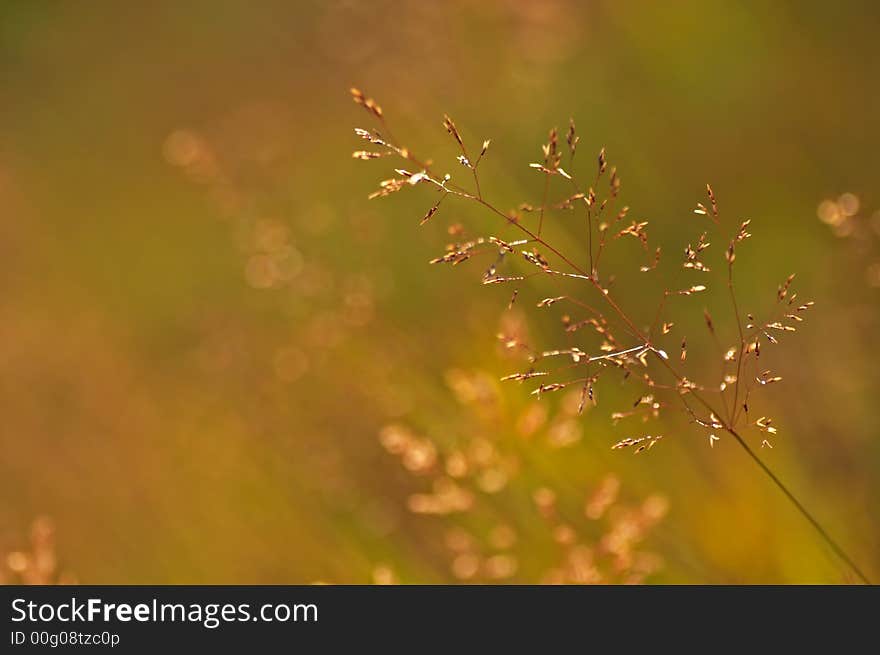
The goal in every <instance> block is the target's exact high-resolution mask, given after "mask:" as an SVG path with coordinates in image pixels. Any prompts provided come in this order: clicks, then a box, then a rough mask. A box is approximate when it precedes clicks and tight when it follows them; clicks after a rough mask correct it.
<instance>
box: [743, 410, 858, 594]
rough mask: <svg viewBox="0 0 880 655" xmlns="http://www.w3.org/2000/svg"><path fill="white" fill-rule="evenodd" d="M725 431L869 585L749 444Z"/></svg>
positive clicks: (843, 552) (854, 565)
mask: <svg viewBox="0 0 880 655" xmlns="http://www.w3.org/2000/svg"><path fill="white" fill-rule="evenodd" d="M726 430H727V432H728V433H730V434H731V435H732V436H733V437H734V439H736V440H737V443H739V445H740V446H742V448H743V450H745V451H746V453H748V455H749V457H751V458H752V460H753V461H754V462H755V463H756V464H757V465H758V466H760V467H761V470H762V471H764V473H766V474H767V476H768V477H769V478H770V479H771V480H772V481H773V484H775V485H776V487H777V488H778V489H779V490H780V491H781V492H782V493H783V494H785V497H786V498H788V499H789V500H790V501H791V503H792V504H793V505H794V506H795V507H796V508H797V509H798V511H799V512H800V513H801V516H803V517H804V518H805V519H807V521H809V523H810V524H811V525H812V526H813V527H814V528H815V529H816V531H817V532H818V533H819V534H820V535H821V537H822V539H824V540H825V543H827V544H828V545H829V546H830V547H831V550H833V551H834V553H835V554H836V555H837V556H838V557H839V558H840V559H842V560H843V561H844V562H846V564H847V565H848V566H849V567H850V568H851V569H852V570H853V572H854V573H855V574H856V575H857V576H858V578H859V580H861V581H862V582H864V583H865V584H867V585H869V584H871V581H870V580H869V579H868V576H867V575H865V574H864V573H863V572H862V570H861V569H860V568H859V567H858V565H857V564H856V563H855V562H854V561H853V559H852V558H851V557H850V556H849V555H848V554H847V552H846V551H845V550H844V549H843V548H841V547H840V545H838V543H837V542H836V541H834V539H832V538H831V535H829V534H828V532H827V531H826V530H825V528H823V527H822V524H821V523H819V521H818V520H816V518H815V517H814V516H813V515H812V514H811V513H810V512H809V511H808V510H807V508H806V507H804V506H803V505H802V504H801V502H800V501H799V500H798V499H797V498H796V497H795V495H794V494H793V493H792V492H791V491H789V490H788V487H786V486H785V485H784V484H783V483H782V480H780V479H779V478H778V477H776V474H775V473H774V472H773V471H771V470H770V468H769V467H768V466H767V465H766V464H765V463H764V462H763V461H762V460H761V458H760V457H758V455H757V453H755V451H754V450H752V448H751V447H750V446H749V444H747V443H746V441H745V440H744V439H743V438H742V437H741V436H740V435H739V433H738V432H737V431H736V430H734V429H733V428H732V427H728V428H726Z"/></svg>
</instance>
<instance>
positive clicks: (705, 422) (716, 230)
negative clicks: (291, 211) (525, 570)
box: [351, 89, 868, 582]
mask: <svg viewBox="0 0 880 655" xmlns="http://www.w3.org/2000/svg"><path fill="white" fill-rule="evenodd" d="M351 93H352V97H353V99H354V101H355V102H356V103H357V104H359V105H361V106H362V107H363V108H364V109H365V110H366V111H367V112H368V113H369V114H370V115H371V116H372V117H373V119H375V120H376V121H377V122H378V128H377V129H370V130H368V129H360V128H358V129H356V130H355V132H356V134H357V135H358V136H359V137H360V138H361V139H363V140H365V141H366V142H368V143H369V144H370V147H371V149H370V150H360V151H356V152H355V153H354V155H353V156H354V157H355V158H357V159H364V160H372V159H384V158H389V157H390V158H396V159H398V160H400V161H402V162H403V163H402V164H400V167H399V168H395V169H394V171H395V176H394V177H391V178H389V179H386V180H383V181H382V182H381V183H380V185H379V189H378V190H377V191H375V192H374V193H372V194H371V195H370V198H379V197H385V196H390V195H392V194H394V193H398V192H401V191H402V190H404V189H409V188H411V187H420V188H427V189H429V190H430V191H431V192H433V194H434V195H435V196H436V198H435V200H434V201H433V202H432V204H431V205H430V206H429V208H428V209H427V211H426V213H425V214H424V215H423V216H422V217H420V224H425V223H426V222H428V221H430V220H435V219H436V217H437V215H438V213H440V212H441V211H442V210H443V209H445V208H446V206H447V204H448V201H447V198H449V199H451V200H458V201H461V202H466V203H470V204H472V205H476V206H479V207H481V208H482V209H483V210H485V211H486V212H489V213H490V214H492V215H494V216H495V217H496V218H498V219H499V229H504V230H506V231H507V232H509V233H510V235H509V236H508V235H505V236H504V237H503V238H502V237H501V236H499V234H500V232H499V233H495V234H488V235H485V234H473V235H471V234H468V233H467V231H466V229H465V228H464V227H463V226H462V225H461V224H458V223H455V224H453V225H451V226H449V228H448V232H449V234H450V235H451V236H452V238H453V239H454V240H453V241H452V242H451V243H449V244H448V245H447V246H446V249H445V251H444V253H443V254H442V255H440V256H438V257H436V258H434V259H433V260H432V261H431V263H434V264H449V265H453V266H454V265H459V264H461V263H463V262H465V261H468V260H472V259H477V258H484V259H486V260H487V262H488V263H487V264H486V266H485V268H484V269H483V270H484V272H483V276H482V281H483V284H486V285H508V286H510V287H511V296H510V301H509V306H510V305H513V303H515V302H519V303H522V302H523V301H522V291H523V290H525V289H527V288H532V287H533V286H535V285H534V284H533V283H534V282H536V281H538V280H539V279H544V280H548V279H549V280H550V281H551V282H552V284H553V288H555V289H557V290H558V291H559V292H560V293H558V294H557V295H553V296H550V297H545V298H542V299H538V300H537V301H536V302H535V307H536V309H539V310H545V311H547V310H548V308H551V307H561V308H563V309H562V314H561V316H560V323H561V327H560V329H561V332H562V339H563V345H560V346H557V347H554V348H551V349H546V348H539V347H537V346H535V345H534V344H532V343H529V342H527V341H525V340H524V339H522V338H521V337H520V336H519V335H517V334H500V335H499V338H500V340H501V342H502V343H503V345H504V346H505V347H506V348H507V349H509V350H511V351H515V352H518V353H521V354H522V356H523V361H524V366H523V367H522V369H521V370H519V371H516V372H514V373H511V374H510V375H507V376H505V377H504V378H503V379H505V380H509V381H517V382H520V383H526V382H531V381H532V380H533V379H536V381H537V386H536V387H535V388H534V389H533V391H532V393H533V394H535V395H536V396H538V397H541V396H543V395H545V394H549V393H554V392H559V391H561V390H564V389H570V388H576V389H579V406H578V411H579V412H580V411H582V410H583V408H584V406H585V404H586V403H592V404H596V403H597V397H598V392H599V388H600V386H601V384H603V383H609V382H610V381H609V378H610V377H612V376H614V377H617V378H618V379H621V378H622V380H623V381H625V382H626V383H627V384H631V385H632V386H633V387H635V390H634V393H633V397H634V401H633V403H632V405H631V406H630V407H626V408H623V410H622V411H615V412H614V413H613V414H612V415H611V418H612V420H614V421H620V420H624V419H629V418H632V417H637V418H641V419H642V420H643V422H647V421H649V420H652V419H657V418H658V417H660V416H661V414H669V413H678V414H680V415H682V416H684V417H685V418H686V420H687V422H688V423H689V424H690V425H691V426H693V428H694V429H695V430H697V431H698V432H699V433H701V434H702V435H704V436H705V438H706V440H707V442H708V444H709V446H713V445H714V444H715V442H716V441H717V440H718V439H720V438H723V437H725V436H726V437H728V438H731V439H733V440H734V441H735V442H736V443H737V444H738V445H739V446H740V447H741V448H742V449H743V450H744V451H745V452H746V453H747V455H748V456H749V457H750V458H751V460H752V461H753V462H754V463H755V465H757V466H758V467H760V468H761V470H762V471H763V472H764V473H765V474H766V475H767V476H768V477H769V478H770V480H771V481H772V483H773V484H774V485H775V486H776V487H777V488H778V490H779V491H780V492H781V493H783V494H784V495H785V496H786V497H787V498H788V499H789V501H791V503H792V504H793V505H794V506H795V507H796V508H797V509H798V511H799V512H800V513H801V514H802V515H803V516H804V517H805V518H806V519H807V520H808V521H809V522H810V523H811V524H812V526H813V527H814V528H815V529H816V531H817V533H818V534H819V535H820V537H821V538H822V539H823V540H824V541H825V542H826V543H827V544H828V545H829V546H830V547H831V548H832V549H833V550H834V551H835V553H836V554H837V555H838V556H839V557H840V558H841V559H842V560H843V561H844V562H845V563H846V564H847V565H848V566H849V567H850V568H851V569H852V570H853V572H854V573H855V574H856V575H857V576H858V577H859V579H861V580H862V581H863V582H868V579H867V577H866V575H865V574H864V573H863V572H862V571H861V569H860V568H859V567H858V566H857V565H856V563H855V562H854V561H853V560H852V558H851V557H849V555H848V554H847V553H846V551H845V550H844V549H843V548H841V547H840V546H839V545H838V544H837V542H836V541H834V540H833V539H832V538H831V536H830V535H829V534H828V532H827V530H825V528H824V527H823V526H822V525H821V524H820V523H819V522H818V521H817V520H816V519H815V518H814V516H813V515H812V514H811V513H810V512H809V511H808V510H807V509H806V508H805V507H804V506H803V504H802V503H801V502H800V501H799V500H798V499H797V498H796V497H795V496H794V494H792V492H791V491H789V489H788V488H787V487H786V486H785V485H784V484H783V483H782V482H781V480H780V479H779V478H778V477H777V476H776V474H775V473H774V472H773V471H772V470H771V469H770V468H769V467H768V466H767V464H765V462H764V461H763V460H762V459H761V457H759V456H758V454H757V452H756V449H755V448H754V447H753V445H752V443H753V442H758V443H760V446H761V447H762V448H764V447H766V448H772V447H773V440H774V438H775V437H776V435H777V427H776V424H775V423H774V421H773V420H772V418H770V417H769V416H765V415H761V416H756V415H755V412H754V410H753V408H754V406H755V404H756V403H755V400H756V397H757V396H758V395H759V393H760V392H761V391H762V390H763V389H764V388H766V387H767V386H770V385H775V384H777V383H779V382H780V381H781V380H782V378H781V376H779V375H777V374H775V373H774V372H773V370H772V369H770V368H767V367H765V365H764V364H763V358H764V352H765V350H766V349H768V348H770V347H774V346H776V345H777V344H778V343H779V341H780V340H782V339H784V338H787V337H788V336H789V335H790V334H791V333H794V332H796V331H797V328H798V326H799V324H800V323H802V322H803V320H804V316H805V315H806V314H807V313H808V311H809V310H810V309H811V307H812V305H813V303H812V302H804V301H802V300H801V299H799V298H798V294H797V293H796V292H794V290H793V288H792V283H793V280H794V275H790V276H788V277H787V278H786V279H785V280H783V281H782V282H781V284H779V285H778V286H777V288H776V290H775V293H773V295H772V297H771V298H772V299H771V301H770V302H768V303H767V307H766V308H764V309H763V310H762V311H761V312H755V313H754V314H753V313H752V312H746V311H743V309H742V308H741V306H740V299H739V298H738V295H737V292H736V285H735V277H736V276H735V271H736V260H737V253H738V250H739V248H740V247H741V246H742V245H743V244H744V242H745V241H747V240H748V239H749V238H751V236H752V235H751V233H750V232H749V230H750V229H751V226H750V221H749V220H732V219H730V218H728V217H727V216H726V215H724V213H723V212H722V210H721V206H720V202H719V199H718V197H717V195H716V193H715V191H714V190H713V189H712V187H711V186H709V185H706V195H707V197H706V200H705V202H698V203H697V204H696V208H695V209H694V215H695V220H696V221H697V222H696V223H695V228H696V229H695V238H694V240H693V241H692V242H691V243H689V244H687V246H686V247H685V248H684V260H683V261H679V262H678V263H673V266H672V272H673V273H675V274H676V275H677V274H681V271H685V272H686V273H687V274H688V275H690V278H691V279H690V280H689V281H688V282H686V283H684V284H676V283H674V281H670V280H674V279H675V278H674V277H673V275H672V274H668V273H667V276H666V277H663V278H662V281H661V282H660V287H661V288H662V292H661V293H660V294H659V298H657V300H656V302H655V303H654V305H653V306H654V307H655V309H654V310H653V311H651V312H650V318H649V319H647V321H646V320H642V319H640V318H638V314H637V313H636V312H633V311H631V310H630V309H629V308H628V307H626V306H625V305H624V303H623V301H622V300H620V292H619V288H618V285H617V284H616V280H617V279H618V278H624V279H626V278H625V275H622V274H621V271H619V270H615V269H613V268H611V267H609V265H608V264H607V262H608V252H609V250H612V249H614V248H618V247H620V246H619V245H618V244H619V243H620V242H622V241H624V240H635V242H636V243H638V245H639V247H640V249H641V250H642V252H643V253H644V254H643V261H642V263H641V264H640V265H639V266H638V272H639V273H640V274H641V275H645V276H662V275H663V274H664V273H665V272H666V268H665V267H663V266H661V263H664V262H665V260H666V259H667V258H666V257H663V256H662V255H663V253H662V252H661V249H660V248H654V247H652V246H651V243H650V241H649V237H648V231H647V226H648V221H643V220H632V219H630V218H629V216H628V214H629V208H628V207H626V206H622V207H619V204H620V201H619V196H620V192H621V186H622V185H621V178H620V176H619V174H618V172H617V170H616V168H615V167H613V166H610V165H609V162H608V159H607V154H606V152H605V149H604V148H603V149H601V150H600V152H599V154H598V156H597V158H596V159H595V164H594V170H593V173H591V174H590V176H589V182H585V181H584V180H583V178H582V174H581V173H580V172H578V170H577V168H579V167H578V166H576V154H577V152H578V144H579V137H578V135H577V131H576V127H575V124H574V121H573V120H572V121H570V123H569V127H568V130H567V132H566V134H565V137H564V144H561V143H560V135H559V132H558V130H556V129H555V128H554V129H552V130H550V132H549V137H548V141H547V143H546V144H544V145H543V146H542V149H541V157H540V158H539V159H538V161H533V162H530V163H529V164H528V165H529V166H530V167H531V168H532V169H533V170H534V171H535V172H536V173H537V174H538V175H540V176H541V177H542V178H543V179H542V180H541V200H540V203H539V204H537V205H535V204H530V203H521V204H519V205H518V206H517V207H516V208H515V209H504V208H503V206H502V205H499V204H498V203H496V202H495V201H494V200H492V199H490V198H488V197H487V196H486V195H484V193H483V191H482V187H481V181H480V164H481V162H483V161H484V158H485V157H486V155H487V153H488V152H489V148H490V141H489V140H485V141H482V143H481V144H480V145H479V147H477V148H474V147H471V146H470V145H469V144H467V143H466V142H465V140H464V139H463V138H462V135H461V132H460V130H459V129H458V127H457V126H456V124H455V122H454V121H453V120H452V119H451V118H450V117H449V116H444V119H443V126H444V128H445V129H446V131H447V132H448V133H449V134H450V136H451V138H452V139H453V141H454V144H455V147H456V148H457V149H458V151H459V155H458V157H457V166H460V167H463V168H464V169H465V170H466V171H467V173H466V175H465V177H466V178H467V180H468V182H467V183H464V184H460V183H458V182H457V181H454V180H453V175H452V174H450V173H448V172H447V173H441V172H438V170H437V169H438V167H437V166H436V164H435V163H434V162H432V161H431V160H429V159H425V158H421V157H419V156H417V155H416V154H415V152H414V151H413V150H412V149H411V148H410V147H408V146H406V145H405V144H404V143H403V142H401V141H398V140H397V138H396V137H395V136H394V134H393V132H392V131H391V129H390V127H389V125H388V122H387V119H386V115H385V113H384V112H383V110H382V108H381V107H380V106H379V105H378V103H376V101H375V100H373V99H371V98H369V97H368V96H366V95H365V94H364V93H362V92H361V91H359V90H357V89H352V91H351ZM578 162H579V160H578ZM554 193H555V194H559V196H558V197H554V196H553V195H552V194H554ZM534 215H536V216H534ZM557 215H562V216H563V217H564V218H563V219H562V220H565V221H566V222H567V223H568V224H569V225H570V224H571V222H572V221H574V220H579V221H580V224H581V230H582V233H583V235H584V236H583V244H584V250H585V252H584V253H583V254H582V255H575V254H573V253H572V252H570V251H569V250H568V245H569V244H563V243H560V242H558V241H552V242H551V240H550V239H549V238H546V237H545V234H546V231H545V226H546V224H547V222H548V221H549V220H551V218H553V217H554V216H557ZM572 215H574V217H575V218H572V217H571V216H572ZM717 241H720V242H721V243H723V244H725V245H724V247H723V249H722V251H723V254H722V256H721V257H713V258H710V254H711V253H712V252H715V251H717V250H718V248H717V246H716V248H715V249H714V250H709V248H710V246H711V245H712V243H713V242H717ZM710 288H711V289H715V288H718V289H719V290H720V291H721V292H722V293H723V294H724V295H725V296H726V297H727V303H728V307H729V309H728V311H727V312H726V313H725V315H724V316H723V317H717V316H712V315H711V314H710V313H709V312H708V311H707V310H705V309H703V308H699V307H695V306H694V304H693V302H692V299H691V298H689V297H692V296H699V295H700V294H704V293H708V292H709V291H710ZM768 295H769V294H768ZM643 297H644V294H643V293H642V294H640V296H639V298H640V301H639V304H640V305H643V304H644V302H643V300H642V299H643ZM638 309H639V311H642V310H643V307H639V308H638ZM549 311H553V310H549ZM695 314H697V315H700V318H701V320H700V322H701V323H702V324H703V326H704V327H703V329H704V330H705V331H706V332H707V333H708V335H709V337H710V339H709V342H710V343H711V344H713V349H714V354H713V353H711V352H710V353H700V355H699V357H696V358H694V357H690V356H689V353H688V335H687V334H685V333H683V332H679V331H678V328H677V327H676V325H677V324H685V325H687V324H688V319H689V318H693V316H694V315H695ZM591 334H592V336H589V335H591ZM713 359H714V360H715V362H716V364H715V368H716V369H717V371H718V374H717V378H716V379H715V380H709V381H707V380H704V379H700V378H701V376H703V375H704V371H705V370H706V369H707V368H708V366H707V363H708V362H709V361H711V360H713ZM695 360H696V361H697V364H698V365H697V366H695V365H694V361H695ZM752 435H754V437H752ZM662 438H663V435H661V434H655V433H648V434H645V433H636V434H633V435H632V436H630V437H627V438H625V439H623V440H621V441H619V442H618V443H616V444H614V445H613V446H612V447H613V448H619V449H623V448H632V449H633V451H634V452H635V453H642V452H645V451H647V450H649V449H651V448H653V447H655V446H657V444H659V443H661V439H662Z"/></svg>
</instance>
